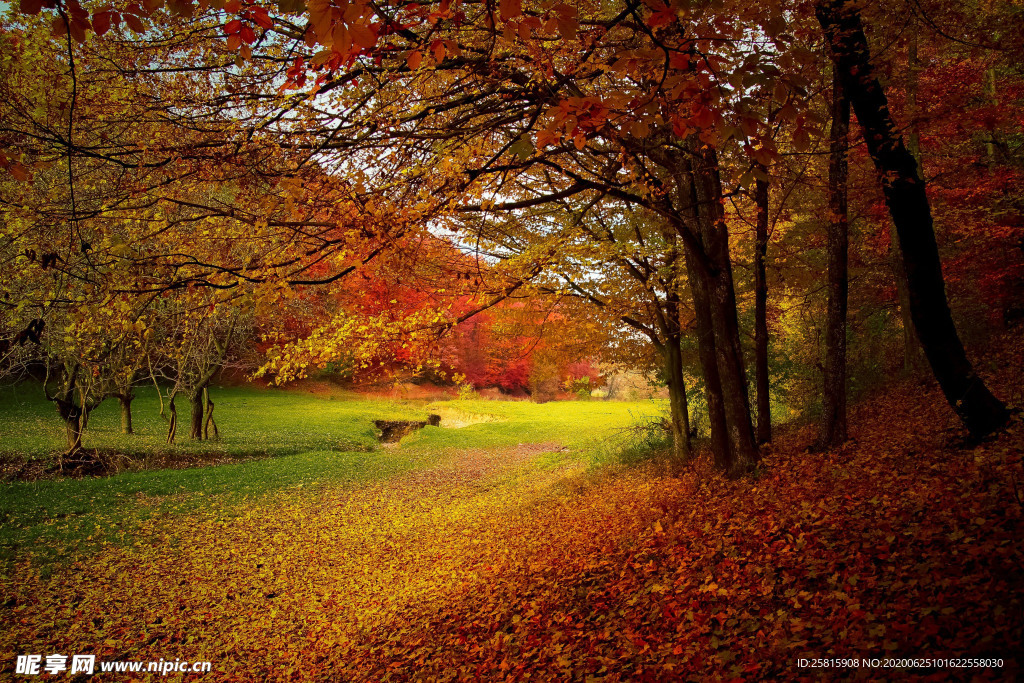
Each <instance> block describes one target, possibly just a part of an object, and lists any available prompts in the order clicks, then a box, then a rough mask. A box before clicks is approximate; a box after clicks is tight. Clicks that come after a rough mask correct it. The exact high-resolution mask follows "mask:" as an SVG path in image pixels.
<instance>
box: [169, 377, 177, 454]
mask: <svg viewBox="0 0 1024 683" xmlns="http://www.w3.org/2000/svg"><path fill="white" fill-rule="evenodd" d="M177 395H178V392H177V391H172V392H171V396H170V398H169V399H168V401H167V409H168V412H169V413H170V414H171V417H170V419H169V420H168V422H167V445H168V446H170V445H171V444H173V443H174V437H175V436H176V435H177V433H178V409H177V408H175V407H174V399H175V397H176V396H177Z"/></svg>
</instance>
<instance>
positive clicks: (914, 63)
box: [889, 22, 924, 375]
mask: <svg viewBox="0 0 1024 683" xmlns="http://www.w3.org/2000/svg"><path fill="white" fill-rule="evenodd" d="M908 30H909V31H910V42H909V44H908V45H907V65H908V73H907V93H906V95H907V115H908V116H909V117H910V135H909V137H908V139H907V147H908V149H909V150H910V153H911V154H912V155H913V156H914V161H915V162H916V163H917V168H918V172H920V173H921V175H922V177H923V175H924V172H923V171H922V167H921V121H920V118H921V112H920V108H919V107H918V105H917V87H918V76H919V75H920V73H921V62H920V60H919V59H918V56H917V30H918V27H917V23H916V22H913V23H912V24H911V25H910V27H909V29H908ZM889 265H890V267H891V268H892V274H893V278H894V279H895V280H896V295H897V298H898V299H899V306H900V320H901V321H902V323H903V369H904V370H905V371H906V372H908V373H910V374H914V375H916V374H918V373H919V372H920V371H921V369H922V367H923V365H924V358H922V356H921V342H919V341H918V340H917V333H916V332H915V331H914V319H913V318H912V317H911V315H910V290H908V289H907V273H906V269H905V268H904V267H903V254H902V253H900V239H899V235H897V234H896V231H895V230H890V231H889Z"/></svg>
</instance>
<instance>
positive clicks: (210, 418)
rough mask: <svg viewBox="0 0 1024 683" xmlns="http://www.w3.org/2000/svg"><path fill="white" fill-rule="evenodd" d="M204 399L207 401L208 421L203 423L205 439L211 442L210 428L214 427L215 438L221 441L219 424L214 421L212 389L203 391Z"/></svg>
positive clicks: (207, 388)
mask: <svg viewBox="0 0 1024 683" xmlns="http://www.w3.org/2000/svg"><path fill="white" fill-rule="evenodd" d="M203 398H205V399H206V419H205V420H204V421H203V438H204V439H206V440H207V441H209V440H210V427H213V438H215V439H220V432H219V431H217V423H216V422H214V421H213V401H211V400H210V387H206V388H204V389H203Z"/></svg>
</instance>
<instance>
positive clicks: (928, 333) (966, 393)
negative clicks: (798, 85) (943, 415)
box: [815, 0, 1009, 438]
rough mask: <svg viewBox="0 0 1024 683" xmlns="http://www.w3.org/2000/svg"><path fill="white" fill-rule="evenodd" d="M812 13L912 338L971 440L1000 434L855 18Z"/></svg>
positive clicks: (827, 9)
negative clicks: (902, 272) (852, 126)
mask: <svg viewBox="0 0 1024 683" xmlns="http://www.w3.org/2000/svg"><path fill="white" fill-rule="evenodd" d="M815 10H816V14H817V17H818V21H819V22H820V24H821V26H822V29H823V30H824V32H825V37H826V41H827V43H828V45H829V49H830V52H831V55H832V60H833V62H834V64H835V66H836V69H838V71H839V74H840V78H841V79H842V84H843V91H844V93H845V94H846V97H847V98H849V100H850V104H851V105H852V107H853V111H854V112H855V113H856V114H857V120H858V122H859V124H860V126H861V129H862V131H863V133H864V140H865V142H866V144H867V148H868V152H869V154H870V155H871V159H872V161H873V162H874V164H875V168H876V170H877V171H878V174H879V176H880V178H881V182H882V190H883V193H884V194H885V200H886V204H887V205H888V207H889V213H890V215H891V216H892V221H893V225H894V226H895V227H896V231H897V234H898V236H899V243H900V250H901V251H902V253H903V262H904V267H905V268H906V275H907V287H908V290H909V294H910V312H911V316H912V318H913V320H914V328H915V329H916V331H917V336H918V338H919V339H920V340H921V346H922V347H923V348H924V352H925V355H926V356H927V358H928V363H929V364H930V365H931V367H932V371H933V372H934V373H935V377H936V379H937V380H938V382H939V385H940V386H941V387H942V392H943V394H944V395H945V397H946V400H947V401H948V402H949V405H950V406H951V407H952V408H953V410H954V411H955V412H956V413H957V415H958V416H959V417H960V419H961V421H962V422H963V424H964V426H965V427H966V428H967V430H968V431H969V432H970V434H971V436H972V437H974V438H980V437H983V436H985V435H987V434H990V433H992V432H994V431H996V430H999V429H1001V428H1002V427H1004V426H1005V425H1006V423H1007V421H1008V420H1009V412H1008V411H1007V410H1006V406H1004V405H1003V403H1002V402H1001V401H999V400H998V399H997V398H996V397H995V396H993V395H992V393H991V392H989V390H988V388H987V387H986V386H985V383H984V382H983V381H982V380H981V378H979V377H978V376H977V374H975V372H974V368H973V367H972V366H971V363H970V361H969V360H968V359H967V354H966V353H965V351H964V347H963V343H962V342H961V341H960V337H959V335H958V334H957V331H956V326H955V325H954V323H953V316H952V314H951V313H950V310H949V303H948V301H947V299H946V291H945V282H944V281H943V277H942V264H941V261H940V258H939V249H938V245H937V243H936V241H935V231H934V228H933V225H932V215H931V207H930V206H929V204H928V195H927V194H926V192H925V184H924V180H923V179H922V178H921V175H920V173H919V172H918V168H917V162H916V161H915V159H914V157H913V155H912V154H911V153H910V152H909V150H907V148H906V145H905V144H904V143H903V138H902V137H901V136H900V135H899V133H898V132H897V128H896V126H895V123H894V122H893V120H892V116H891V114H890V113H889V105H888V100H887V98H886V96H885V92H884V91H883V90H882V86H881V83H880V82H879V81H878V78H877V77H876V76H875V75H874V73H873V71H872V69H871V62H870V52H869V49H868V42H867V37H866V36H865V34H864V28H863V25H862V23H861V18H860V14H859V12H858V10H857V8H856V5H855V4H854V3H853V2H851V1H850V0H819V1H818V3H817V5H816V8H815Z"/></svg>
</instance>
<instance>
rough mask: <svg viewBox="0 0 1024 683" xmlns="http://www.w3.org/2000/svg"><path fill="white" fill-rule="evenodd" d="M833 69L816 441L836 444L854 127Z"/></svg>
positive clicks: (841, 418) (840, 421)
mask: <svg viewBox="0 0 1024 683" xmlns="http://www.w3.org/2000/svg"><path fill="white" fill-rule="evenodd" d="M832 71H833V75H832V128H831V131H830V134H829V138H830V139H829V159H828V213H829V221H828V230H827V239H826V251H827V258H828V310H827V312H826V316H825V378H824V379H825V391H824V394H823V396H822V399H823V400H822V416H821V433H820V434H819V435H818V445H819V447H821V448H834V447H836V446H838V445H840V444H841V443H843V442H844V441H846V309H847V301H848V295H849V277H848V272H847V265H848V261H847V254H848V251H849V225H848V222H847V206H846V199H847V176H848V170H849V169H848V167H847V161H846V151H847V146H848V144H849V143H848V133H849V130H850V103H849V101H848V100H847V99H846V96H845V95H844V93H843V88H842V84H841V82H840V79H839V74H838V72H837V69H835V68H833V69H832Z"/></svg>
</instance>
